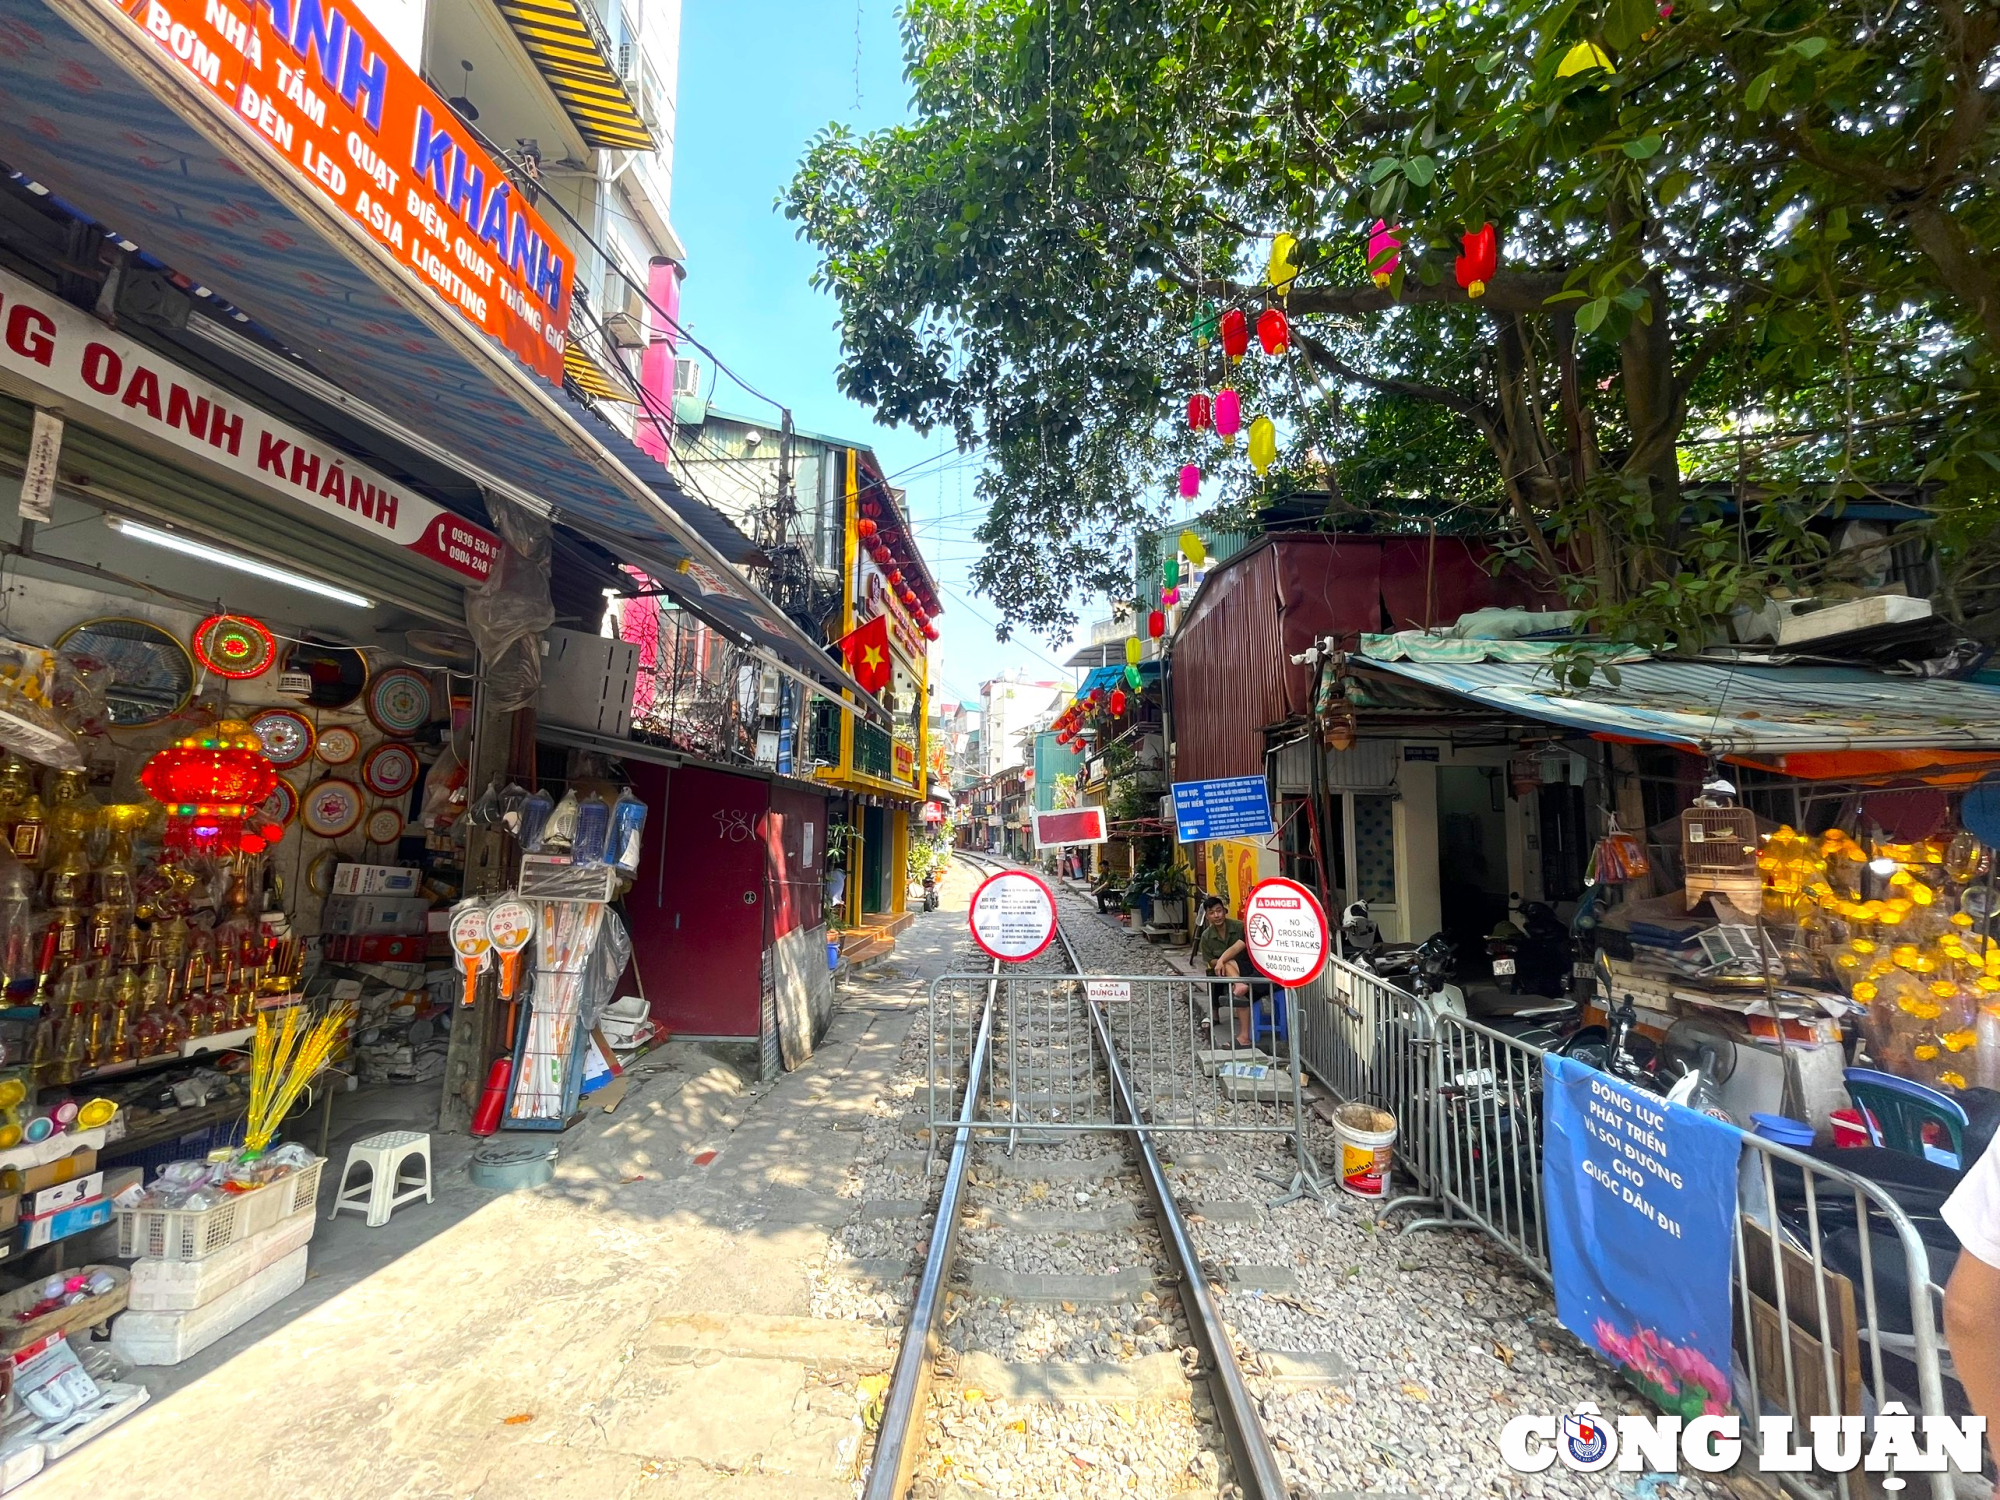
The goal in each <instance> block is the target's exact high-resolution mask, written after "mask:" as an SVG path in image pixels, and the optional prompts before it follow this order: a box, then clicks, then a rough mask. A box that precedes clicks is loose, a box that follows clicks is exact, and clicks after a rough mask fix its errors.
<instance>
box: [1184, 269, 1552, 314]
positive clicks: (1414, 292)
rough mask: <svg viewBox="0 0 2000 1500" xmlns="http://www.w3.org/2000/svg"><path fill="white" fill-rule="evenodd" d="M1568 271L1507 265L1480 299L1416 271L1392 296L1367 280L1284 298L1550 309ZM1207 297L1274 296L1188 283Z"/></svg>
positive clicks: (1345, 308) (1348, 306) (1297, 304)
mask: <svg viewBox="0 0 2000 1500" xmlns="http://www.w3.org/2000/svg"><path fill="white" fill-rule="evenodd" d="M1566 274H1567V273H1565V272H1563V271H1560V270H1556V271H1539V270H1538V271H1502V272H1500V274H1499V275H1497V276H1495V277H1494V278H1493V280H1491V281H1490V282H1488V283H1487V284H1486V295H1485V296H1484V297H1481V298H1479V299H1478V300H1477V301H1474V299H1473V298H1470V297H1468V296H1466V295H1465V291H1464V289H1463V288H1461V287H1460V286H1459V285H1458V284H1457V283H1456V282H1440V283H1439V284H1438V285H1437V286H1425V285H1424V284H1423V283H1422V282H1420V281H1418V280H1417V279H1416V278H1415V277H1412V278H1410V279H1409V280H1408V281H1406V282H1405V283H1404V284H1403V295H1402V296H1400V297H1394V296H1391V295H1390V293H1389V289H1388V288H1387V287H1378V286H1375V285H1373V284H1372V283H1371V284H1370V285H1367V286H1324V287H1294V288H1293V289H1292V293H1291V295H1290V296H1288V297H1286V298H1285V299H1284V302H1285V307H1286V309H1287V310H1288V311H1289V312H1291V313H1293V314H1294V315H1296V316H1300V317H1319V316H1324V315H1328V314H1343V313H1344V314H1357V313H1371V312H1385V311H1387V310H1388V309H1389V308H1392V307H1415V306H1420V305H1423V304H1427V303H1441V302H1446V303H1448V302H1462V303H1468V304H1470V305H1472V306H1476V307H1479V308H1482V309H1484V310H1485V311H1487V312H1496V313H1545V312H1547V311H1549V307H1548V300H1549V298H1551V297H1553V296H1554V295H1555V294H1556V293H1557V292H1560V291H1561V290H1562V289H1563V281H1564V279H1565V276H1566ZM1186 284H1188V285H1191V286H1193V287H1194V289H1195V290H1197V291H1198V292H1199V293H1200V294H1201V295H1202V296H1204V297H1214V298H1216V299H1218V300H1219V301H1223V302H1257V301H1262V300H1264V299H1265V298H1267V297H1269V296H1270V291H1271V289H1270V288H1269V287H1265V286H1250V285H1248V284H1246V283H1244V282H1240V281H1224V280H1219V279H1215V278H1210V279H1207V280H1203V281H1201V282H1200V283H1198V284H1196V283H1186Z"/></svg>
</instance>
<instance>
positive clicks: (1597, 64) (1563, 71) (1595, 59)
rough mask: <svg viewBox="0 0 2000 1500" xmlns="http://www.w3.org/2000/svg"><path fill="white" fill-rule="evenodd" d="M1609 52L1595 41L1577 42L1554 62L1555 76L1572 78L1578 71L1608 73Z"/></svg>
mask: <svg viewBox="0 0 2000 1500" xmlns="http://www.w3.org/2000/svg"><path fill="white" fill-rule="evenodd" d="M1613 71H1615V69H1613V67H1612V66H1611V54H1610V53H1608V52H1606V51H1605V50H1604V49H1603V48H1602V47H1600V46H1598V45H1597V43H1595V42H1578V43H1577V44H1576V45H1575V46H1574V47H1572V48H1570V49H1569V51H1567V52H1565V53H1564V54H1563V60H1562V61H1561V62H1559V63H1557V64H1556V77H1558V78H1574V77H1576V76H1577V75H1578V74H1580V73H1600V72H1602V73H1610V72H1613Z"/></svg>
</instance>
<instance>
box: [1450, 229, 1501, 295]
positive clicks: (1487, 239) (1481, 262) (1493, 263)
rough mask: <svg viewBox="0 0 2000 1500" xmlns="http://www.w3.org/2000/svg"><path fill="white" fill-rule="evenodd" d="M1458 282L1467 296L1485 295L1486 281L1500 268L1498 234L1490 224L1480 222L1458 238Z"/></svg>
mask: <svg viewBox="0 0 2000 1500" xmlns="http://www.w3.org/2000/svg"><path fill="white" fill-rule="evenodd" d="M1459 245H1460V247H1461V249H1460V252H1459V257H1458V264H1457V266H1456V267H1455V269H1456V271H1457V273H1458V284H1459V285H1460V286H1462V287H1464V288H1465V295H1466V296H1468V297H1483V296H1485V295H1486V283H1487V282H1489V281H1491V280H1492V279H1493V276H1494V273H1495V272H1497V271H1498V270H1499V269H1500V236H1499V235H1498V234H1497V233H1495V232H1494V228H1493V226H1492V225H1491V224H1481V225H1480V226H1479V227H1478V228H1477V229H1475V230H1473V231H1472V233H1470V234H1468V235H1464V236H1462V237H1461V238H1460V240H1459Z"/></svg>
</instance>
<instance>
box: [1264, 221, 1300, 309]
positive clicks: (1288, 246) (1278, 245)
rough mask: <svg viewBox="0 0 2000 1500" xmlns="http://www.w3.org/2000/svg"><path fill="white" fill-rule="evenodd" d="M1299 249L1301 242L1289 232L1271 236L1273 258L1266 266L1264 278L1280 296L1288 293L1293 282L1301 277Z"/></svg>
mask: <svg viewBox="0 0 2000 1500" xmlns="http://www.w3.org/2000/svg"><path fill="white" fill-rule="evenodd" d="M1298 250H1299V242H1298V241H1297V240H1295V239H1293V238H1292V236H1290V235H1289V234H1284V233H1282V232H1281V233H1278V234H1274V235H1272V236H1271V260H1270V263H1269V264H1268V265H1266V266H1265V267H1264V279H1265V280H1266V281H1268V282H1270V283H1271V290H1272V291H1273V292H1275V293H1277V295H1278V296H1280V297H1283V296H1285V295H1287V294H1288V293H1289V292H1290V291H1291V289H1292V283H1293V282H1294V281H1297V280H1298V279H1299V262H1298Z"/></svg>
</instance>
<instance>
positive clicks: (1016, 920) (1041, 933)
mask: <svg viewBox="0 0 2000 1500" xmlns="http://www.w3.org/2000/svg"><path fill="white" fill-rule="evenodd" d="M966 915H967V920H968V921H969V922H970V923H971V926H972V940H973V942H975V943H977V944H979V946H980V947H981V948H983V949H985V950H986V952H987V953H988V954H990V955H991V956H992V957H994V958H997V959H999V960H1000V961H1001V962H1002V963H1010V964H1019V963H1026V962H1027V961H1028V960H1029V959H1031V958H1033V957H1034V956H1035V955H1036V954H1038V953H1040V952H1041V951H1042V950H1043V949H1044V948H1046V947H1048V945H1049V944H1050V943H1052V942H1054V941H1055V937H1056V895H1055V892H1054V891H1052V890H1050V889H1049V887H1048V883H1047V882H1046V881H1044V880H1043V879H1042V877H1041V876H1039V875H1031V874H1029V873H1028V871H1026V870H1002V871H1001V872H1000V873H999V874H998V875H989V876H988V877H987V878H986V879H985V880H983V881H982V882H980V886H979V889H978V890H976V891H974V892H973V893H972V909H971V910H970V911H969V912H968V913H967V914H966Z"/></svg>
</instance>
